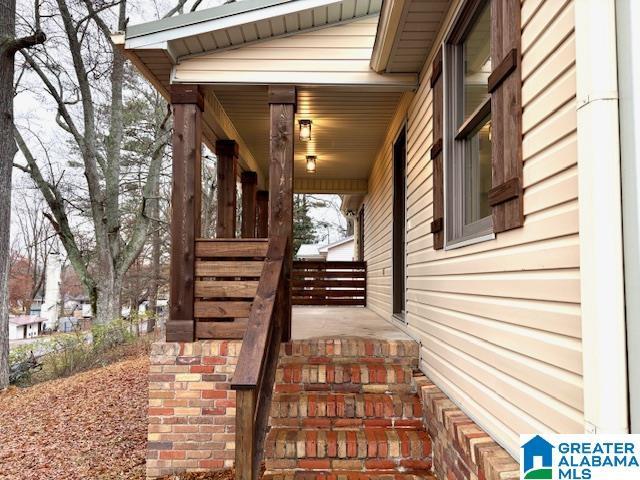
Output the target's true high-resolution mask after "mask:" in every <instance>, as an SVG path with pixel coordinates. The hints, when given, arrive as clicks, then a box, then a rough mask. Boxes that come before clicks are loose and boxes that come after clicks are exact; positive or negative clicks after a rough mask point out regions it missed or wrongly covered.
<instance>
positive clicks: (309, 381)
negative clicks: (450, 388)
mask: <svg viewBox="0 0 640 480" xmlns="http://www.w3.org/2000/svg"><path fill="white" fill-rule="evenodd" d="M412 378H413V369H412V368H411V367H410V366H407V365H386V364H375V365H374V364H335V365H334V364H328V365H325V364H318V365H316V364H314V365H310V364H306V363H290V364H285V365H282V366H279V367H278V369H277V370H276V387H275V391H276V392H290V393H293V392H302V391H334V392H350V393H385V392H410V391H413V388H414V386H413V382H412Z"/></svg>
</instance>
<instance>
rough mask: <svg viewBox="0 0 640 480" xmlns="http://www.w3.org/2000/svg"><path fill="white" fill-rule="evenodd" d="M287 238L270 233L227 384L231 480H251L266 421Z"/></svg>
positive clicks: (280, 315)
mask: <svg viewBox="0 0 640 480" xmlns="http://www.w3.org/2000/svg"><path fill="white" fill-rule="evenodd" d="M287 243H288V239H287V238H286V237H278V238H272V239H271V240H270V241H269V249H268V252H267V258H266V260H265V262H264V267H263V269H262V275H261V277H260V282H259V284H258V289H257V293H256V296H255V300H254V302H253V305H252V307H251V311H250V313H249V322H248V326H247V330H246V333H245V335H244V341H243V342H242V349H241V350H240V357H239V358H238V364H237V366H236V370H235V373H234V376H233V381H232V383H231V388H232V389H234V390H236V442H235V443H236V453H235V457H236V458H235V470H236V480H256V479H257V478H259V476H260V463H261V459H262V451H263V446H264V438H265V435H266V430H267V423H268V420H269V410H270V406H271V395H272V392H273V383H274V380H275V371H276V367H277V363H278V355H279V353H280V342H281V339H282V329H283V319H284V312H283V308H286V307H284V306H285V305H287V302H284V301H283V300H284V299H285V298H286V296H287V295H288V292H286V290H285V274H284V264H285V252H286V250H287Z"/></svg>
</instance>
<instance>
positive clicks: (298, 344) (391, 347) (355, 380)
mask: <svg viewBox="0 0 640 480" xmlns="http://www.w3.org/2000/svg"><path fill="white" fill-rule="evenodd" d="M417 361H418V346H417V344H415V343H414V342H412V341H400V340H395V341H394V340H389V341H381V340H369V339H362V338H347V339H345V338H340V339H312V340H296V341H292V342H290V343H287V344H286V345H285V346H284V352H283V353H282V354H281V356H280V360H279V365H278V369H277V371H276V382H275V387H274V395H273V399H272V403H271V417H270V431H269V433H268V435H267V439H266V442H265V454H264V461H265V466H266V473H265V475H264V478H266V479H268V480H359V479H362V480H365V479H367V480H392V479H395V480H405V479H406V480H413V479H422V478H429V479H430V478H435V477H433V476H432V474H431V441H430V439H429V437H428V435H427V432H426V431H425V428H424V424H423V419H422V405H421V402H420V399H419V398H418V396H417V395H416V393H415V386H414V384H413V381H412V379H413V371H414V369H415V368H416V367H417Z"/></svg>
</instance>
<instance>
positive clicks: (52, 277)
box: [40, 253, 61, 330]
mask: <svg viewBox="0 0 640 480" xmlns="http://www.w3.org/2000/svg"><path fill="white" fill-rule="evenodd" d="M60 270H61V263H60V254H59V253H51V254H49V258H48V260H47V272H46V274H45V278H44V303H43V304H42V310H41V313H40V316H41V317H44V318H45V326H46V327H47V328H48V329H50V330H55V329H56V328H57V327H58V313H59V312H60V273H61V272H60Z"/></svg>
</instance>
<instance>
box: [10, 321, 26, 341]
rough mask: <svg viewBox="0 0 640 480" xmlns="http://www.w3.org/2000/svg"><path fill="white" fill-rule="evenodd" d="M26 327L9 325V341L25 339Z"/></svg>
mask: <svg viewBox="0 0 640 480" xmlns="http://www.w3.org/2000/svg"><path fill="white" fill-rule="evenodd" d="M24 329H25V326H24V325H14V324H13V323H9V340H20V339H21V338H24Z"/></svg>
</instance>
